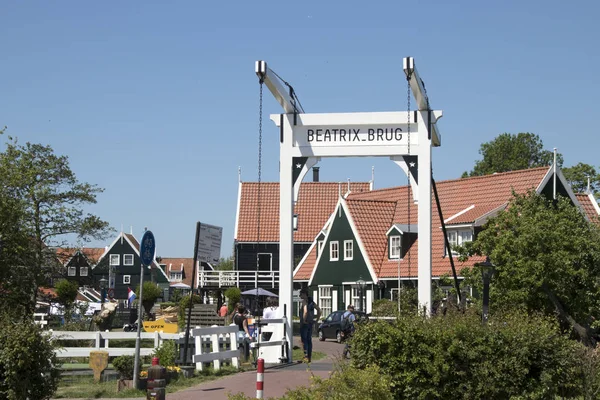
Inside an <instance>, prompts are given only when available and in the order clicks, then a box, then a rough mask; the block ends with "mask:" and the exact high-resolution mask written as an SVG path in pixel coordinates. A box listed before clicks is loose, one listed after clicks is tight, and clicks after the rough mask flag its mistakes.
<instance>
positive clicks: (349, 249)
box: [344, 240, 354, 261]
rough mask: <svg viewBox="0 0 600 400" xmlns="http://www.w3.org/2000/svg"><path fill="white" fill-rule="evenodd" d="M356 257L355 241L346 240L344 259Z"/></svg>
mask: <svg viewBox="0 0 600 400" xmlns="http://www.w3.org/2000/svg"><path fill="white" fill-rule="evenodd" d="M353 258H354V241H352V240H344V260H348V261H350V260H352V259H353Z"/></svg>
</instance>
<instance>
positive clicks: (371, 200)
mask: <svg viewBox="0 0 600 400" xmlns="http://www.w3.org/2000/svg"><path fill="white" fill-rule="evenodd" d="M349 201H351V202H358V201H360V202H365V203H366V202H371V203H390V204H393V205H394V206H396V205H397V204H398V201H397V200H379V199H346V202H349Z"/></svg>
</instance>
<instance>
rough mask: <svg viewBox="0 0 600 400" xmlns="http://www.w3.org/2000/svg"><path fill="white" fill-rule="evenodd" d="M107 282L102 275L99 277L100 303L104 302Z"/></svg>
mask: <svg viewBox="0 0 600 400" xmlns="http://www.w3.org/2000/svg"><path fill="white" fill-rule="evenodd" d="M107 283H108V280H107V279H106V278H105V277H104V276H103V277H102V279H100V290H101V291H102V295H101V296H102V299H101V303H102V304H104V302H105V301H106V286H107V285H106V284H107Z"/></svg>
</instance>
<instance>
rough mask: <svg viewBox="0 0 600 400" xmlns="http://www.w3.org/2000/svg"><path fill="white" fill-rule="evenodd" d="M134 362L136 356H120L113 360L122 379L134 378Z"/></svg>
mask: <svg viewBox="0 0 600 400" xmlns="http://www.w3.org/2000/svg"><path fill="white" fill-rule="evenodd" d="M134 364H135V357H134V356H119V357H116V358H115V359H114V360H113V362H112V365H113V367H115V369H116V370H117V372H118V373H119V375H121V379H133V369H134V367H135V365H134Z"/></svg>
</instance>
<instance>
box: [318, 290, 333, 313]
mask: <svg viewBox="0 0 600 400" xmlns="http://www.w3.org/2000/svg"><path fill="white" fill-rule="evenodd" d="M319 307H320V308H321V312H322V313H323V315H329V314H331V286H319Z"/></svg>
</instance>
